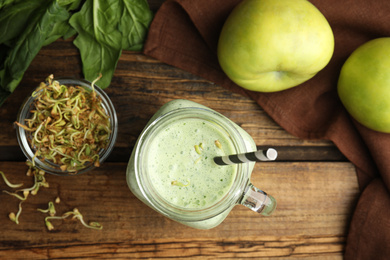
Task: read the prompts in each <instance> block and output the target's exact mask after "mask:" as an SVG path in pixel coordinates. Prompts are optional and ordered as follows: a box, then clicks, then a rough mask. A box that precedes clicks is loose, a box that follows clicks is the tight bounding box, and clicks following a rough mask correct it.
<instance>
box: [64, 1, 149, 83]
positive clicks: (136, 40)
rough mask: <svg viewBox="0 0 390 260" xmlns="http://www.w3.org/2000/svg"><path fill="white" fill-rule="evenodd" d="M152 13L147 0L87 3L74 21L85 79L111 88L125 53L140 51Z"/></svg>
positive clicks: (71, 22)
mask: <svg viewBox="0 0 390 260" xmlns="http://www.w3.org/2000/svg"><path fill="white" fill-rule="evenodd" d="M151 20H152V13H151V11H150V9H149V6H148V3H147V2H146V1H145V0H106V1H103V0H87V1H86V2H85V3H84V5H83V7H82V8H81V10H80V11H79V12H78V13H76V14H74V15H73V16H72V18H71V19H70V21H69V22H70V24H71V25H72V27H73V28H74V29H75V30H76V31H77V33H78V36H77V38H76V39H75V41H74V44H75V45H76V46H77V47H78V48H79V50H80V54H81V60H82V63H83V73H84V77H85V78H86V79H87V80H89V81H92V80H94V79H95V78H96V77H98V76H99V74H100V73H101V74H102V75H103V77H102V78H101V79H100V80H99V82H98V85H99V86H100V87H101V88H106V87H108V86H109V85H110V82H111V79H112V77H113V75H114V71H115V69H116V66H117V63H118V60H119V57H120V55H121V53H122V49H126V50H140V49H141V48H142V45H143V42H144V40H145V37H146V33H147V30H148V27H149V25H150V22H151Z"/></svg>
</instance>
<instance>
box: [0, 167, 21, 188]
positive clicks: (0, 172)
mask: <svg viewBox="0 0 390 260" xmlns="http://www.w3.org/2000/svg"><path fill="white" fill-rule="evenodd" d="M0 174H1V177H3V180H4V182H5V184H6V185H7V186H8V187H10V188H19V187H21V186H23V183H18V184H12V183H11V182H10V181H9V180H8V179H7V177H6V176H5V174H4V172H2V171H0Z"/></svg>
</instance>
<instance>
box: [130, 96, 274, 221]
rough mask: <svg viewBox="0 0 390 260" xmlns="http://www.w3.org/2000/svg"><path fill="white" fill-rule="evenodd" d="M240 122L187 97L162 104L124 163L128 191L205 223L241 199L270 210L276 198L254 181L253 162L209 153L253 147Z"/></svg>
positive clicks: (161, 209) (165, 211) (174, 215)
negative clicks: (223, 161) (224, 161)
mask: <svg viewBox="0 0 390 260" xmlns="http://www.w3.org/2000/svg"><path fill="white" fill-rule="evenodd" d="M255 150H256V145H255V143H254V141H253V139H252V138H251V137H250V136H249V134H248V133H246V132H245V131H244V130H243V129H242V128H240V127H239V126H238V125H236V124H235V123H233V122H232V121H231V120H229V119H228V118H226V117H225V116H223V115H221V114H220V113H218V112H216V111H214V110H211V109H209V108H207V107H205V106H202V105H200V104H197V103H195V102H192V101H188V100H174V101H171V102H168V103H167V104H165V105H164V106H163V107H162V108H161V109H160V110H159V111H158V112H157V113H156V114H155V115H154V116H153V117H152V118H151V120H150V121H149V123H148V124H147V126H146V127H145V129H144V130H143V131H142V133H141V135H140V136H139V138H138V140H137V143H136V145H135V148H134V150H133V152H132V155H131V157H130V160H129V163H128V167H127V183H128V186H129V188H130V190H131V191H132V192H133V194H134V195H135V196H136V197H137V198H139V199H140V200H141V201H143V202H144V203H145V204H146V205H148V206H149V207H151V208H152V209H154V210H155V211H157V212H158V213H160V214H162V215H164V216H166V217H168V218H170V219H172V220H175V221H177V222H180V223H182V224H184V225H187V226H190V227H193V228H198V229H210V228H213V227H216V226H217V225H219V224H220V223H221V222H222V221H223V220H224V219H225V218H226V217H227V215H228V214H229V212H230V211H231V209H232V208H233V207H234V206H236V205H238V204H242V205H245V206H247V207H248V208H250V209H252V210H254V211H256V212H258V213H260V214H262V215H270V214H271V213H272V212H273V211H274V209H275V207H276V201H275V199H274V198H273V197H272V196H270V195H267V194H266V193H265V192H264V191H262V190H260V189H258V188H256V187H254V186H253V185H252V184H251V182H250V175H251V173H252V170H253V168H254V162H249V163H242V164H233V165H226V166H221V165H217V164H216V163H215V162H214V161H213V157H214V156H223V155H227V154H241V153H248V152H253V151H255Z"/></svg>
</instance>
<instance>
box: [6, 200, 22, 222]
mask: <svg viewBox="0 0 390 260" xmlns="http://www.w3.org/2000/svg"><path fill="white" fill-rule="evenodd" d="M23 202H24V201H21V202H19V210H18V212H17V213H16V215H15V213H13V212H11V213H9V215H8V217H9V219H10V220H11V221H13V222H15V223H16V224H17V225H19V216H20V214H21V213H22V203H23Z"/></svg>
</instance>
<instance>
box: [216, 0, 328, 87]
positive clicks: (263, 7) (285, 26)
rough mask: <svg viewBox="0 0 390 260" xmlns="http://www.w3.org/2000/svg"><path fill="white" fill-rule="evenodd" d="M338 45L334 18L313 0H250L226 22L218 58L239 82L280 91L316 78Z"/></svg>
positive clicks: (246, 0)
mask: <svg viewBox="0 0 390 260" xmlns="http://www.w3.org/2000/svg"><path fill="white" fill-rule="evenodd" d="M333 50H334V37H333V32H332V29H331V27H330V25H329V23H328V21H327V20H326V18H325V17H324V15H323V14H322V13H321V12H320V11H319V10H318V9H317V8H316V7H315V6H314V5H313V4H311V3H310V2H308V1H307V0H244V1H242V2H241V3H240V4H238V5H237V6H236V7H235V8H234V10H233V11H232V13H231V14H230V15H229V17H228V18H227V20H226V21H225V24H224V25H223V28H222V31H221V34H220V37H219V42H218V60H219V63H220V65H221V68H222V70H223V71H224V72H225V74H226V75H227V76H228V77H229V78H230V79H231V80H232V81H234V82H235V83H236V84H237V85H239V86H241V87H243V88H246V89H249V90H254V91H260V92H274V91H280V90H284V89H288V88H292V87H294V86H297V85H299V84H301V83H303V82H305V81H307V80H308V79H310V78H312V77H313V76H314V75H316V74H317V72H318V71H320V70H322V69H323V68H324V67H325V66H326V65H327V64H328V63H329V60H330V59H331V57H332V55H333Z"/></svg>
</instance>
